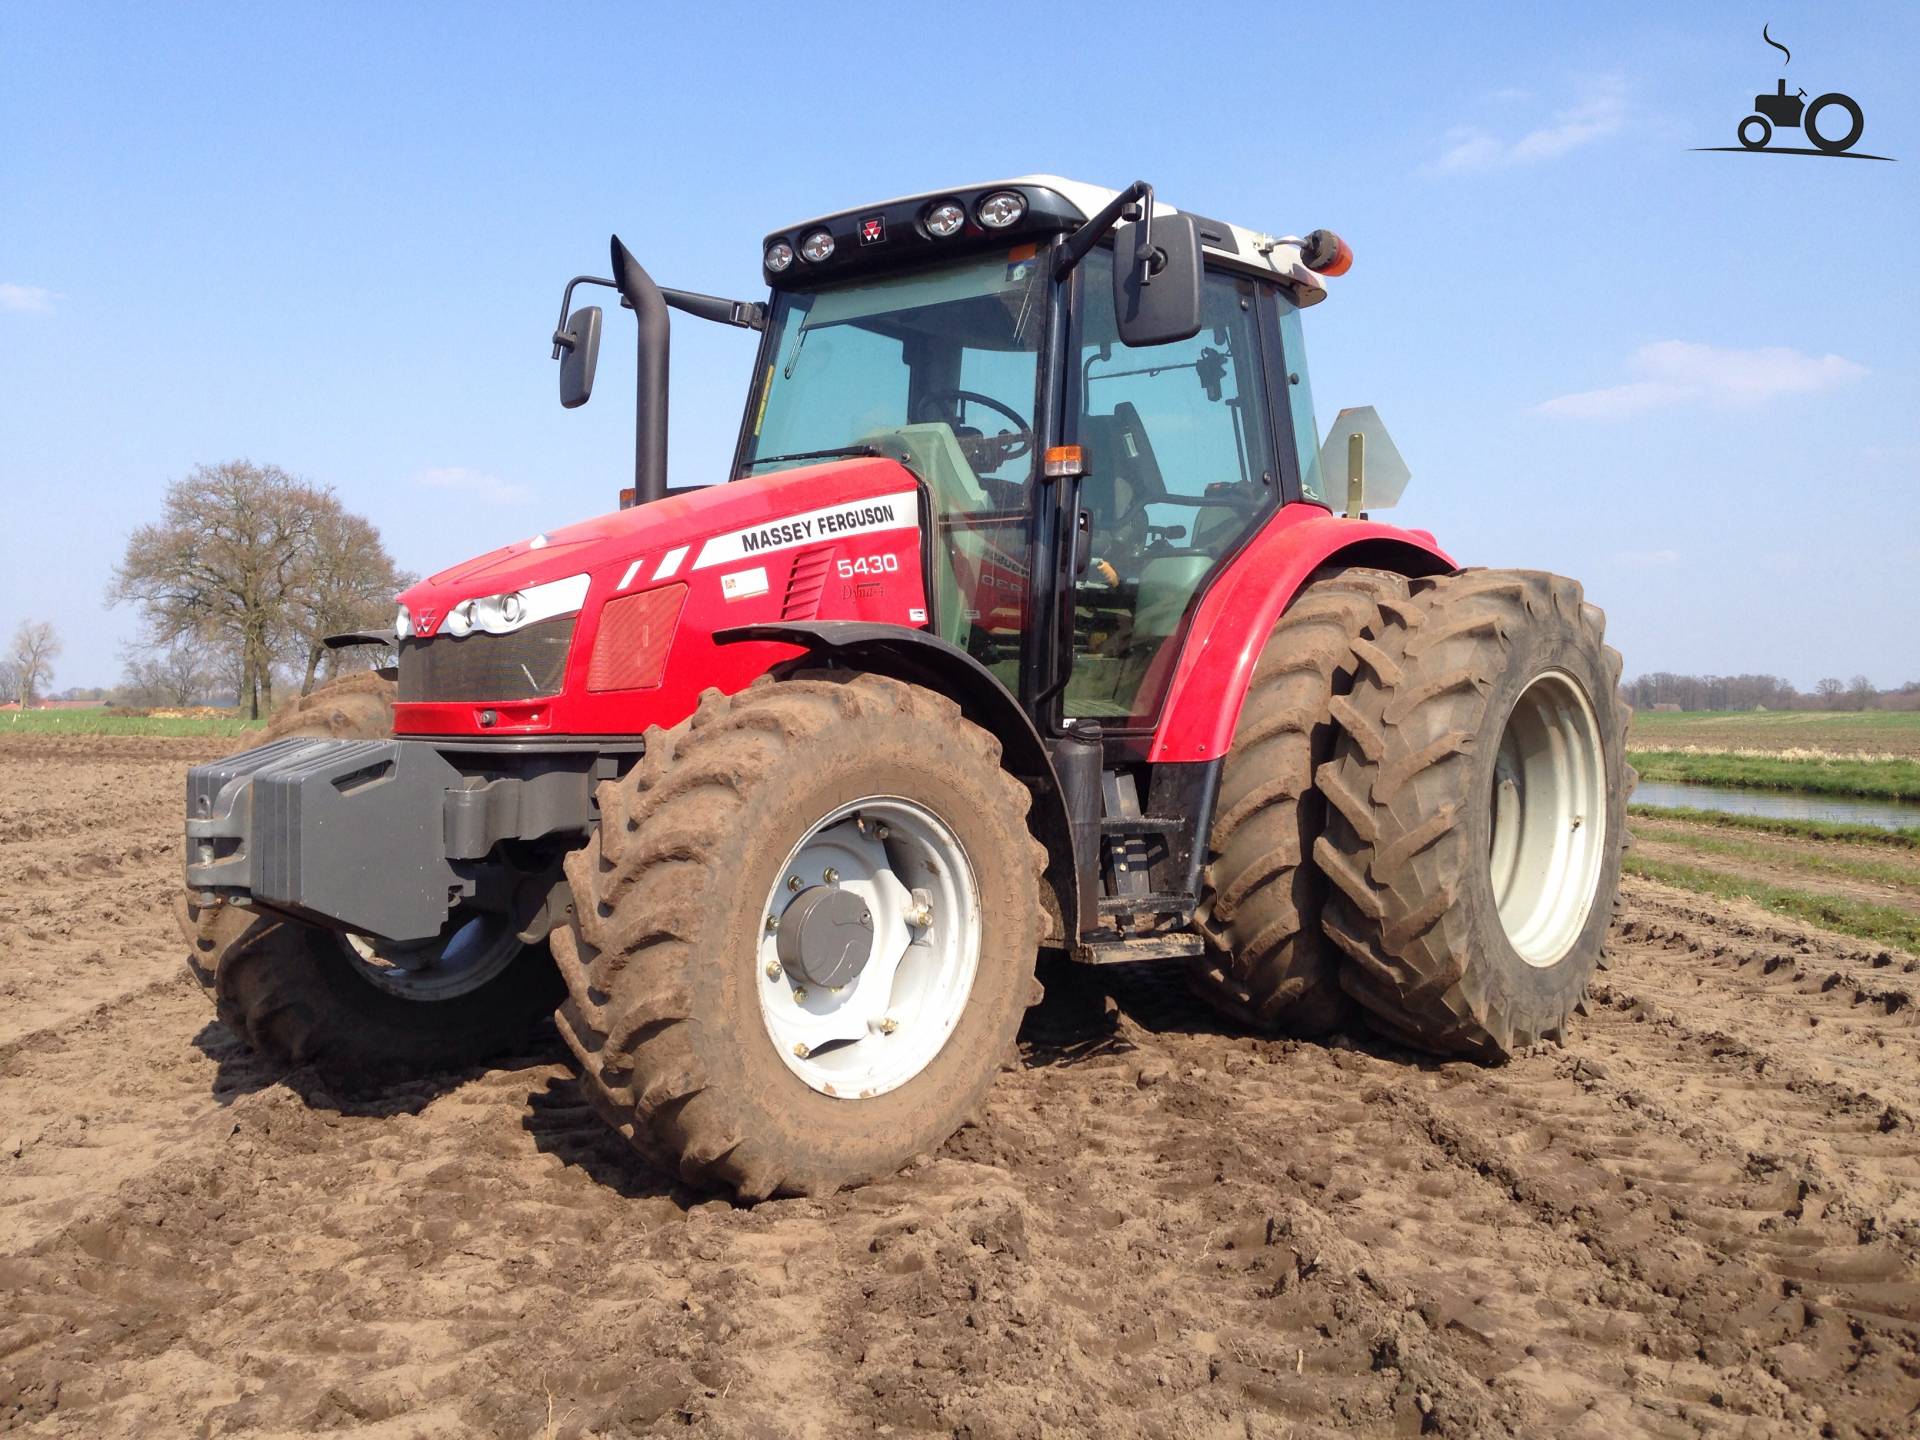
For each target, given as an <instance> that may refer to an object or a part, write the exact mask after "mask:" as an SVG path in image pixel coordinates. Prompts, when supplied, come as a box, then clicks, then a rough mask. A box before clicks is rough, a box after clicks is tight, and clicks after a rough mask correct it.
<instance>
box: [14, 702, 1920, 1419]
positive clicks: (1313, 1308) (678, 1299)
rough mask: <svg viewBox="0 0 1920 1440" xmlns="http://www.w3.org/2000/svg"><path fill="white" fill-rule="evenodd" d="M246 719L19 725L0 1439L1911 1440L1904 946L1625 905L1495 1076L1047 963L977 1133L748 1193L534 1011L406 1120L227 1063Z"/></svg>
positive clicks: (1685, 909)
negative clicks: (221, 807) (610, 1134)
mask: <svg viewBox="0 0 1920 1440" xmlns="http://www.w3.org/2000/svg"><path fill="white" fill-rule="evenodd" d="M220 744H221V742H219V741H217V740H215V741H200V742H182V741H159V740H146V739H137V738H126V739H115V738H82V737H71V738H68V737H51V738H28V737H21V738H19V739H15V740H10V741H6V742H0V955H4V957H5V960H6V968H5V970H4V972H0V1296H3V1297H4V1300H5V1304H4V1308H0V1428H7V1429H12V1430H21V1431H26V1432H29V1433H38V1434H48V1435H55V1434H66V1435H85V1436H143V1437H144V1436H154V1435H196V1436H220V1435H231V1434H242V1433H254V1432H259V1433H266V1434H276V1435H307V1434H315V1433H321V1432H344V1431H353V1432H355V1433H358V1434H370V1435H376V1436H417V1435H431V1436H438V1435H446V1436H454V1435H476V1434H477V1435H513V1436H545V1435H588V1434H592V1435H628V1434H641V1433H652V1432H654V1431H668V1430H683V1429H688V1428H691V1429H692V1430H694V1431H695V1432H697V1433H708V1434H715V1435H727V1436H734V1435H738V1436H769V1437H772V1436H785V1435H820V1436H828V1435H831V1436H835V1437H839V1436H846V1435H857V1434H867V1433H880V1434H896V1435H923V1434H937V1435H963V1436H973V1437H986V1436H1036V1437H1038V1436H1071V1435H1082V1434H1099V1435H1101V1436H1102V1437H1117V1436H1129V1435H1155V1436H1167V1437H1175V1436H1181V1437H1184V1436H1213V1435H1218V1436H1310V1435H1316V1434H1322V1433H1330V1432H1340V1433H1361V1434H1404V1435H1416V1434H1422V1433H1433V1434H1441V1435H1527V1436H1538V1435H1549V1434H1551V1435H1555V1436H1573V1437H1591V1440H1599V1437H1617V1436H1625V1435H1641V1434H1645V1435H1658V1436H1692V1435H1712V1436H1729V1437H1733V1436H1741V1437H1770V1436H1805V1435H1817V1434H1829V1435H1837V1436H1854V1435H1887V1436H1892V1435H1912V1434H1914V1433H1916V1430H1917V1429H1920V1269H1917V1268H1916V1255H1917V1254H1920V1130H1916V1128H1915V1122H1916V1118H1920V1028H1916V1014H1917V1013H1920V1012H1917V1011H1916V1007H1915V1005H1914V1003H1913V1000H1914V996H1915V992H1916V989H1920V973H1916V962H1915V961H1914V959H1913V958H1912V957H1910V956H1907V955H1905V954H1902V953H1900V952H1888V951H1884V950H1880V949H1877V948H1876V947H1873V946H1869V945H1864V944H1861V943H1858V942H1854V941H1849V940H1845V939H1841V938H1838V937H1833V936H1827V935H1823V934H1820V933H1817V932H1812V931H1807V930H1804V929H1801V928H1799V927H1796V926H1793V925H1790V924H1787V923H1784V922H1780V921H1776V920H1773V919H1771V918H1770V917H1768V916H1766V915H1764V914H1763V913H1761V912H1759V911H1751V910H1744V909H1738V908H1728V907H1727V906H1724V905H1720V904H1717V903H1715V902H1708V901H1704V900H1699V899H1696V898H1694V897H1691V896H1687V895H1684V894H1682V893H1681V892H1678V891H1670V890H1665V889H1662V888H1659V887H1655V886H1652V885H1648V884H1644V883H1635V884H1633V885H1632V886H1630V888H1629V891H1628V894H1627V897H1626V904H1625V906H1624V910H1623V914H1622V917H1621V920H1620V923H1619V924H1618V926H1617V927H1616V930H1615V934H1614V937H1613V943H1612V946H1611V968H1610V969H1609V970H1608V971H1607V973H1606V974H1605V975H1604V976H1603V977H1602V982H1601V983H1600V984H1599V985H1598V986H1597V987H1596V990H1595V992H1594V998H1593V1003H1592V1006H1591V1009H1592V1013H1591V1014H1590V1015H1589V1016H1588V1017H1587V1019H1586V1021H1585V1023H1584V1024H1583V1025H1582V1026H1581V1028H1580V1029H1579V1031H1578V1032H1577V1034H1576V1035H1575V1036H1574V1037H1573V1039H1572V1042H1571V1044H1570V1046H1569V1048H1566V1049H1560V1048H1551V1049H1543V1050H1541V1051H1539V1052H1538V1053H1534V1054H1530V1055H1527V1056H1524V1057H1522V1058H1520V1059H1519V1060H1517V1061H1515V1062H1514V1063H1513V1064H1510V1065H1508V1066H1506V1067H1504V1068H1503V1069H1499V1070H1485V1069H1480V1068H1477V1067H1475V1066H1471V1065H1464V1064H1433V1063H1430V1062H1421V1061H1418V1060H1416V1059H1414V1058H1412V1057H1410V1056H1409V1055H1407V1054H1406V1053H1405V1052H1402V1051H1398V1050H1395V1049H1393V1048H1391V1047H1387V1046H1382V1045H1379V1044H1377V1043H1375V1042H1372V1041H1368V1040H1365V1039H1361V1040H1358V1041H1340V1042H1336V1043H1334V1044H1331V1045H1317V1044H1297V1043H1279V1042H1269V1041H1263V1040H1258V1039H1254V1038H1251V1037H1249V1036H1245V1035H1241V1034H1235V1033H1231V1032H1228V1031H1224V1030H1223V1029H1222V1028H1221V1027H1219V1026H1218V1025H1216V1024H1215V1022H1213V1021H1212V1020H1211V1019H1210V1018H1208V1017H1207V1016H1206V1015H1204V1014H1202V1013H1200V1012H1199V1011H1197V1010H1196V1009H1195V1008H1194V1007H1193V1006H1192V1005H1190V1004H1189V1003H1188V1002H1186V1001H1185V1000H1184V999H1183V998H1182V995H1181V992H1180V991H1179V989H1178V988H1177V986H1174V985H1171V984H1169V983H1168V982H1167V981H1166V980H1164V979H1162V978H1160V977H1158V976H1157V975H1156V974H1155V973H1153V972H1151V971H1148V970H1139V971H1132V972H1080V971H1075V972H1066V973H1049V974H1048V975H1047V976H1046V979H1047V981H1048V987H1049V988H1048V998H1047V1000H1046V1002H1045V1004H1044V1005H1043V1006H1041V1007H1040V1008H1039V1009H1037V1010H1036V1011H1034V1012H1033V1014H1032V1016H1031V1017H1030V1020H1029V1022H1028V1025H1027V1027H1026V1031H1025V1032H1024V1036H1023V1043H1022V1050H1021V1057H1020V1064H1019V1066H1018V1067H1017V1068H1011V1069H1009V1071H1008V1072H1007V1073H1005V1074H1004V1075H1002V1077H1001V1079H1000V1083H999V1084H998V1086H997V1087H996V1088H995V1090H994V1091H993V1094H992V1098H991V1102H990V1104H989V1106H988V1108H987V1111H986V1113H985V1114H984V1115H983V1116H982V1117H981V1118H980V1123H979V1124H978V1125H977V1127H969V1128H968V1129H966V1130H964V1131H962V1132H961V1134H960V1135H958V1136H957V1137H956V1138H955V1139H954V1140H953V1141H951V1142H950V1143H949V1144H948V1145H947V1146H946V1147H945V1148H944V1149H943V1150H941V1151H940V1152H939V1153H938V1154H935V1155H932V1156H928V1157H926V1158H925V1159H924V1160H923V1161H922V1162H920V1163H918V1164H916V1165H915V1166H914V1167H913V1168H912V1169H911V1170H910V1171H909V1172H908V1173H906V1174H904V1175H902V1176H900V1177H898V1178H896V1179H894V1180H891V1181H889V1182H887V1183H885V1184H881V1185H876V1186H873V1187H871V1188H869V1189H866V1190H863V1191H859V1192H856V1193H853V1194H847V1195H840V1196H836V1197H834V1198H832V1199H828V1200H823V1201H814V1200H797V1201H778V1202H773V1203H769V1204H765V1205H761V1206H759V1207H758V1208H756V1209H753V1210H736V1209H734V1208H732V1207H730V1206H728V1205H726V1204H724V1203H720V1202H717V1201H713V1200H711V1199H707V1198H704V1197H701V1196H698V1195H690V1194H687V1193H684V1192H682V1191H681V1190H679V1189H677V1188H675V1187H674V1186H671V1185H668V1184H666V1183H664V1182H663V1181H662V1180H661V1179H660V1178H659V1177H657V1176H656V1175H654V1174H652V1173H650V1172H649V1171H648V1170H646V1169H645V1168H644V1167H643V1166H641V1165H640V1164H639V1163H637V1162H636V1161H634V1160H632V1159H630V1158H628V1156H627V1155H626V1153H625V1152H624V1151H623V1150H622V1149H621V1148H620V1146H619V1145H618V1144H617V1143H615V1142H611V1141H609V1140H608V1139H606V1138H603V1136H602V1133H601V1130H600V1127H599V1125H598V1123H597V1122H596V1121H595V1119H594V1118H593V1117H592V1115H591V1114H590V1113H589V1112H588V1110H587V1108H586V1106H585V1105H584V1104H583V1103H582V1101H581V1099H580V1097H579V1095H578V1093H577V1091H576V1089H575V1086H574V1082H573V1080H572V1078H571V1075H570V1072H569V1070H568V1067H567V1066H566V1064H565V1063H564V1062H563V1060H562V1053H561V1047H560V1045H559V1044H558V1042H557V1040H556V1039H554V1037H553V1036H552V1035H551V1034H546V1035H542V1036H539V1037H536V1038H535V1040H534V1041H533V1042H531V1043H530V1044H529V1046H528V1048H527V1049H526V1051H525V1053H524V1054H521V1055H519V1056H516V1057H513V1058H511V1059H510V1060H508V1061H506V1062H505V1063H503V1064H501V1065H499V1066H498V1067H496V1068H493V1069H491V1070H488V1071H486V1072H484V1073H469V1074H457V1075H446V1076H442V1077H438V1078H436V1079H434V1080H432V1081H430V1082H427V1083H421V1084H419V1085H416V1086H414V1087H413V1088H410V1089H406V1090H400V1091H392V1092H388V1093H385V1094H383V1095H380V1096H378V1097H375V1098H372V1099H367V1098H359V1099H350V1098H343V1097H338V1096H335V1095H331V1094H329V1093H327V1092H326V1091H325V1090H324V1089H323V1088H321V1087H320V1086H319V1084H318V1082H317V1081H315V1080H314V1079H313V1077H312V1076H311V1075H308V1074H303V1073H298V1072H296V1073H293V1074H284V1073H280V1072H278V1071H276V1070H275V1069H273V1068H271V1067H268V1066H266V1065H263V1064H261V1063H258V1062H256V1061H255V1060H253V1059H252V1058H251V1057H250V1056H249V1055H248V1054H247V1053H246V1052H244V1051H242V1050H241V1049H240V1048H239V1047H238V1046H237V1045H236V1044H235V1042H234V1041H233V1039H232V1038H231V1037H230V1036H229V1035H228V1034H227V1032H226V1031H225V1030H224V1029H222V1028H221V1027H220V1026H218V1025H217V1024H214V1023H213V1021H212V1017H211V1011H210V1008H209V1006H208V1005H207V1003H206V1001H205V1000H204V999H203V998H202V996H201V994H200V993H199V991H198V990H197V989H196V988H195V987H194V986H193V985H192V984H191V982H190V981H189V980H188V979H187V977H186V974H185V971H184V968H183V967H182V965H181V962H180V953H179V951H180V947H179V945H178V944H177V942H176V941H175V939H174V936H173V933H172V922H171V920H170V918H169V917H168V915H167V914H166V909H165V907H166V903H167V901H168V899H169V897H170V895H171V893H172V889H173V886H174V884H175V877H176V875H177V871H178V867H179V862H180V856H179V850H178V840H177V838H176V837H177V832H178V825H179V820H178V812H179V806H180V799H181V767H182V765H183V764H184V763H185V762H186V761H187V760H188V759H189V758H192V757H194V756H196V755H205V754H211V753H216V752H217V750H218V748H219V746H220Z"/></svg>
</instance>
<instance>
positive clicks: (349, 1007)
mask: <svg viewBox="0 0 1920 1440" xmlns="http://www.w3.org/2000/svg"><path fill="white" fill-rule="evenodd" d="M393 693H394V686H393V682H392V681H390V680H386V679H383V678H382V677H381V676H379V675H376V674H374V673H372V672H366V673H363V674H358V675H349V676H346V677H345V678H343V679H340V680H335V681H331V682H329V683H328V684H325V685H322V686H319V687H318V688H316V689H315V690H314V692H313V693H312V694H311V695H306V696H303V697H301V698H300V699H299V700H296V701H293V702H290V703H289V704H287V705H284V706H282V707H281V708H280V709H279V710H278V711H276V712H275V713H274V716H273V719H272V721H271V722H270V723H269V724H268V726H267V727H266V729H265V731H264V732H263V733H262V741H263V742H264V741H266V740H286V739H294V738H298V737H301V736H312V737H315V738H320V739H331V740H378V739H382V738H384V737H386V736H388V735H391V734H392V733H393ZM175 911H176V917H177V919H178V921H179V924H180V929H181V933H182V934H183V935H185V937H186V939H187V944H188V953H187V968H188V970H189V971H190V972H191V973H192V974H193V976H194V978H195V979H196V980H198V981H199V982H200V983H201V985H203V986H204V987H205V988H206V990H207V992H208V994H209V996H210V997H211V998H212V999H213V1002H214V1008H215V1010H216V1012H217V1013H218V1015H219V1017H220V1020H221V1022H222V1023H223V1024H225V1025H226V1027H227V1028H228V1029H230V1030H232V1031H233V1032H234V1033H235V1034H236V1035H238V1036H239V1037H240V1038H241V1039H242V1040H244V1041H246V1042H247V1044H249V1045H250V1046H252V1047H253V1048H254V1049H255V1050H258V1051H260V1052H261V1053H263V1054H266V1055H271V1056H273V1057H274V1058H275V1059H277V1060H281V1061H284V1062H286V1063H289V1064H308V1063H311V1064H316V1065H319V1066H320V1067H321V1068H323V1069H326V1070H329V1071H333V1072H336V1073H339V1074H342V1075H346V1076H354V1077H358V1076H365V1075H369V1074H387V1073H395V1072H402V1071H414V1070H425V1069H442V1068H446V1067H449V1066H457V1065H465V1064H471V1063H472V1062H474V1061H477V1060H482V1059H485V1058H486V1057H487V1056H488V1055H490V1054H492V1053H494V1052H496V1051H498V1050H500V1049H502V1048H504V1047H506V1046H507V1045H510V1044H512V1043H513V1042H514V1041H516V1040H518V1039H519V1038H521V1037H522V1036H523V1035H524V1034H525V1033H526V1032H527V1030H528V1029H529V1028H531V1026H532V1025H533V1024H535V1023H536V1022H537V1021H539V1020H540V1019H542V1018H543V1017H544V1016H545V1015H546V1014H547V1013H548V1012H549V1011H551V1010H552V1009H553V1007H554V1005H556V1004H557V1003H558V1002H559V999H560V983H559V977H558V975H557V974H556V973H555V971H554V968H553V960H552V957H551V956H550V954H549V953H548V951H547V947H546V945H545V944H544V943H543V944H537V945H527V944H525V943H523V942H522V941H521V940H520V938H519V935H518V934H517V933H516V930H517V927H516V924H515V921H514V919H513V918H512V917H511V916H510V915H509V914H507V913H506V912H505V911H501V910H478V909H463V910H459V911H456V912H455V913H454V914H453V916H452V917H450V918H449V920H448V922H447V925H446V928H445V929H444V930H442V931H441V933H440V935H438V936H437V937H435V938H434V939H432V940H428V941H424V942H419V943H415V944H411V945H398V944H394V943H393V942H390V941H385V940H378V939H375V938H373V937H371V936H365V935H352V934H346V933H342V932H339V931H334V930H327V929H323V928H321V927H319V926H315V925H307V924H303V923H301V922H300V921H297V920H291V919H287V918H284V917H281V916H276V915H268V914H264V913H261V912H257V911H253V910H247V909H241V908H239V907H237V906H233V905H229V904H227V903H225V902H224V901H216V902H214V903H212V904H208V905H202V904H200V903H199V902H198V900H197V899H195V897H194V896H193V895H191V894H183V895H182V896H180V898H179V900H178V901H177V902H176V906H175Z"/></svg>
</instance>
